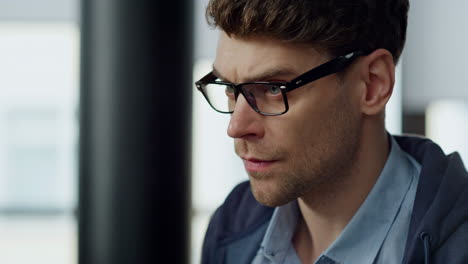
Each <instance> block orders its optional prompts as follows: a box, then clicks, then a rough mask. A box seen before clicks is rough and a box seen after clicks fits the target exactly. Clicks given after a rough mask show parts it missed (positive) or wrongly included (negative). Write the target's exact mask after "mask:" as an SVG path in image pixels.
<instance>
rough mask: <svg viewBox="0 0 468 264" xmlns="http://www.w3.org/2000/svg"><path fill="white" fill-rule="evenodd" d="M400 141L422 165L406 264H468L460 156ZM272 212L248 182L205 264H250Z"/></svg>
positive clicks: (218, 217) (466, 196) (214, 223)
mask: <svg viewBox="0 0 468 264" xmlns="http://www.w3.org/2000/svg"><path fill="white" fill-rule="evenodd" d="M395 139H396V141H397V142H398V144H399V145H400V147H401V148H402V149H403V150H404V151H406V152H407V153H409V154H410V155H412V156H413V157H414V158H415V159H416V160H417V161H418V162H419V163H420V164H421V175H420V180H419V184H418V189H417V192H416V198H415V201H414V209H413V214H412V217H411V223H410V229H409V233H408V239H407V242H406V249H405V254H404V258H403V263H409V264H419V263H425V264H428V263H444V264H446V263H448V264H468V174H467V172H466V169H465V167H464V166H463V162H462V161H461V159H460V156H459V155H458V153H453V154H450V155H448V156H446V155H445V154H444V153H443V151H442V150H441V149H440V147H439V146H438V145H436V144H435V143H433V142H432V141H430V140H428V139H424V138H416V137H397V136H395ZM273 210H274V209H273V208H269V207H265V206H263V205H261V204H259V203H258V202H257V201H256V200H255V198H254V197H253V195H252V192H251V190H250V185H249V183H248V182H243V183H241V184H239V185H238V186H237V187H236V188H234V190H233V191H232V192H231V194H229V196H228V197H227V199H226V201H225V202H224V204H223V205H222V206H221V207H219V208H218V209H217V210H216V212H215V213H214V215H213V217H212V219H211V222H210V224H209V226H208V230H207V232H206V236H205V241H204V244H203V251H202V264H220V263H226V264H234V263H235V264H244V263H245V264H247V263H249V264H250V262H251V261H252V259H253V257H254V256H255V254H256V252H257V250H258V248H259V246H260V243H261V241H262V239H263V236H264V234H265V232H266V229H267V226H268V224H269V221H270V218H271V216H272V213H273Z"/></svg>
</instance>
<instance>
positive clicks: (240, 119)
mask: <svg viewBox="0 0 468 264" xmlns="http://www.w3.org/2000/svg"><path fill="white" fill-rule="evenodd" d="M263 118H264V116H263V115H261V114H259V113H257V112H255V110H254V109H253V108H252V107H250V105H249V103H248V102H247V101H246V100H245V98H244V96H243V95H239V97H238V98H237V102H236V105H235V107H234V113H232V114H231V120H230V121H229V126H228V130H227V134H228V135H229V136H230V137H232V138H244V139H245V138H261V137H263V136H264V134H265V128H264V127H263V122H262V121H263Z"/></svg>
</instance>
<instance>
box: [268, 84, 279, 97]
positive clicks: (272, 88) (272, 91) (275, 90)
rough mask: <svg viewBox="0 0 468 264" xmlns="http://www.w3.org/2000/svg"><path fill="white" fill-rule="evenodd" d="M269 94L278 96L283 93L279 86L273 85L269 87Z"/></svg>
mask: <svg viewBox="0 0 468 264" xmlns="http://www.w3.org/2000/svg"><path fill="white" fill-rule="evenodd" d="M268 93H269V94H270V95H278V94H280V93H281V88H279V86H276V85H271V86H269V87H268Z"/></svg>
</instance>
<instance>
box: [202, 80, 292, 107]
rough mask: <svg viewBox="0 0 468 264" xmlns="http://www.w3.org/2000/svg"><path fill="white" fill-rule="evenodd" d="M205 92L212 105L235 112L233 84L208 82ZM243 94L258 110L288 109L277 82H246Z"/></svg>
mask: <svg viewBox="0 0 468 264" xmlns="http://www.w3.org/2000/svg"><path fill="white" fill-rule="evenodd" d="M203 88H204V89H203V90H204V94H205V96H206V97H207V99H208V101H209V102H210V104H211V106H212V107H213V108H215V109H216V110H218V111H221V112H233V111H234V108H235V106H236V102H237V97H238V95H237V94H236V91H235V89H234V88H233V87H232V86H229V85H224V84H214V83H210V84H207V85H206V86H205V87H203ZM241 90H242V94H243V95H244V97H245V99H246V100H247V101H248V102H249V104H250V106H252V107H253V108H254V109H256V110H257V111H260V112H262V113H266V114H279V113H283V112H284V111H285V110H286V105H285V101H284V95H283V93H282V92H281V88H280V87H279V85H275V84H263V83H261V84H258V83H254V84H245V85H243V86H241Z"/></svg>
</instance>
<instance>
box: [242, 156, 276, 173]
mask: <svg viewBox="0 0 468 264" xmlns="http://www.w3.org/2000/svg"><path fill="white" fill-rule="evenodd" d="M242 160H243V161H244V166H245V169H246V170H247V171H251V172H262V171H266V170H268V169H270V168H271V166H272V165H273V164H274V163H275V162H277V161H276V160H260V159H256V158H242Z"/></svg>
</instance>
